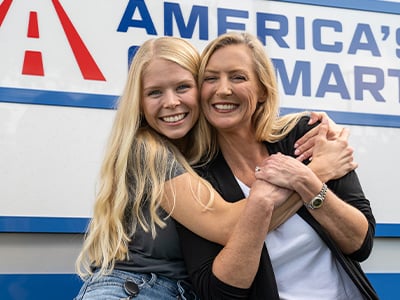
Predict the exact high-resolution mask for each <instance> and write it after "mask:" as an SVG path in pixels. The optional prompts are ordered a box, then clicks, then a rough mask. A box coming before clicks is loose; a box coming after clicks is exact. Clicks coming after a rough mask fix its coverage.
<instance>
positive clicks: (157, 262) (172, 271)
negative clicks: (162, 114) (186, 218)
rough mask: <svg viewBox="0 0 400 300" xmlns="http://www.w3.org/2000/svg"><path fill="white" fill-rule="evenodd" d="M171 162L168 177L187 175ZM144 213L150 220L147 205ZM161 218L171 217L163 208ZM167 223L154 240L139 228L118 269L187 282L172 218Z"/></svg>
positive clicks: (180, 167) (158, 228)
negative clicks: (153, 274)
mask: <svg viewBox="0 0 400 300" xmlns="http://www.w3.org/2000/svg"><path fill="white" fill-rule="evenodd" d="M170 155H171V156H172V155H173V154H172V153H171V154H170ZM169 162H170V166H169V169H171V170H172V171H171V173H169V172H167V173H168V174H167V176H168V177H170V178H171V179H172V178H174V177H177V176H179V175H181V174H183V173H185V172H186V170H185V169H184V168H183V166H182V165H181V164H179V163H178V162H176V160H172V159H171V160H169ZM169 174H171V175H169ZM166 180H168V178H166ZM143 211H144V215H145V218H146V219H147V220H149V219H150V218H149V210H148V208H147V206H145V207H144V208H143ZM159 215H160V216H161V218H164V217H166V216H168V214H167V213H166V212H165V211H164V210H162V209H160V210H159ZM164 222H165V223H166V226H165V227H164V228H160V227H157V236H156V238H155V239H153V238H152V236H151V232H145V231H144V230H143V229H142V227H141V226H140V225H138V226H137V227H136V232H135V233H134V234H133V236H132V240H131V242H130V243H129V245H128V249H129V259H128V260H125V261H118V262H117V263H116V265H115V269H119V270H124V271H133V272H139V273H156V274H158V275H161V276H165V277H168V278H173V279H186V278H187V276H188V275H187V272H186V268H185V264H184V262H183V257H182V252H181V249H180V244H179V239H178V234H177V231H176V226H175V222H174V220H173V219H172V217H168V218H167V219H165V220H164Z"/></svg>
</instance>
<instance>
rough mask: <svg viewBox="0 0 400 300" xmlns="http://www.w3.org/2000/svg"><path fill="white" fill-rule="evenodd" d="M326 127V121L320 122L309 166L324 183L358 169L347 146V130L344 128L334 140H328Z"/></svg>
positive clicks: (351, 151)
mask: <svg viewBox="0 0 400 300" xmlns="http://www.w3.org/2000/svg"><path fill="white" fill-rule="evenodd" d="M328 126H329V125H328V124H327V120H322V122H321V125H319V126H318V127H319V131H318V135H317V136H316V137H315V144H314V148H313V149H314V150H313V159H312V161H311V163H310V164H309V166H310V167H311V168H312V169H313V171H314V172H315V173H317V174H318V176H319V178H320V179H321V180H322V181H324V182H326V181H328V180H331V179H337V178H340V177H342V176H344V175H346V174H347V173H348V172H350V171H352V170H354V169H356V168H357V167H358V164H357V163H356V162H354V158H353V152H354V150H353V148H351V147H350V146H349V144H348V139H349V130H348V129H347V128H344V129H343V130H342V131H341V133H340V134H339V135H338V136H337V137H336V138H335V139H333V140H329V139H328Z"/></svg>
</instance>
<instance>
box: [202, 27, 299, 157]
mask: <svg viewBox="0 0 400 300" xmlns="http://www.w3.org/2000/svg"><path fill="white" fill-rule="evenodd" d="M229 45H245V46H247V47H248V48H249V49H250V50H251V53H252V56H253V57H252V58H253V64H254V71H255V72H256V74H257V77H258V79H259V81H260V86H261V88H262V90H263V91H264V92H265V93H266V95H267V99H266V101H264V102H263V103H261V104H259V105H258V107H257V109H256V111H255V113H254V115H253V125H254V128H255V136H256V139H257V141H259V142H262V141H268V142H276V141H279V140H281V139H282V138H283V137H285V136H286V135H287V134H288V133H289V132H290V130H292V129H293V127H294V126H295V125H296V123H297V122H298V120H299V119H300V118H301V117H302V116H303V115H305V114H306V113H294V114H289V115H285V116H282V117H279V94H278V86H277V79H276V75H275V70H274V66H273V64H272V61H271V59H270V58H269V56H268V55H267V53H266V51H265V49H264V46H263V45H262V43H261V42H260V40H259V39H258V38H257V37H256V36H254V35H251V34H249V33H246V32H229V33H225V34H222V35H220V36H219V37H217V38H216V39H215V40H213V41H212V42H210V43H209V44H208V45H207V46H206V47H205V48H204V50H203V52H202V54H201V64H200V68H199V74H198V80H199V81H198V82H199V84H198V85H199V87H200V88H201V85H202V83H203V79H204V72H205V69H206V67H207V64H208V61H209V60H210V58H211V56H212V55H213V54H214V52H215V51H217V50H218V49H221V48H223V47H226V46H229ZM208 127H209V128H208V134H209V135H210V140H209V141H210V145H209V149H210V150H209V156H211V157H212V156H214V155H215V154H216V153H217V151H218V141H217V132H216V130H215V129H214V128H213V127H212V126H211V125H210V124H208Z"/></svg>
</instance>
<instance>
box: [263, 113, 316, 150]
mask: <svg viewBox="0 0 400 300" xmlns="http://www.w3.org/2000/svg"><path fill="white" fill-rule="evenodd" d="M309 121H310V117H309V116H303V117H301V118H300V119H299V120H298V121H297V123H296V125H295V126H294V127H293V129H292V130H291V131H290V132H289V133H288V134H287V135H286V136H285V137H284V138H283V139H281V140H279V141H277V142H274V143H269V142H266V143H265V144H266V146H267V148H268V151H269V152H270V154H273V153H276V152H281V153H283V154H285V155H292V156H293V155H294V144H295V142H296V141H297V140H298V139H299V138H301V137H302V136H303V135H304V134H306V133H307V132H308V131H309V130H311V129H312V128H314V127H315V126H317V125H318V124H319V123H317V124H313V125H309V124H308V122H309Z"/></svg>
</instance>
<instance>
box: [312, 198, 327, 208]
mask: <svg viewBox="0 0 400 300" xmlns="http://www.w3.org/2000/svg"><path fill="white" fill-rule="evenodd" d="M322 202H324V200H323V199H322V198H320V197H315V198H314V199H313V200H312V203H311V205H312V206H313V207H314V208H319V207H321V205H322Z"/></svg>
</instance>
